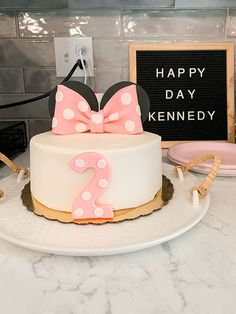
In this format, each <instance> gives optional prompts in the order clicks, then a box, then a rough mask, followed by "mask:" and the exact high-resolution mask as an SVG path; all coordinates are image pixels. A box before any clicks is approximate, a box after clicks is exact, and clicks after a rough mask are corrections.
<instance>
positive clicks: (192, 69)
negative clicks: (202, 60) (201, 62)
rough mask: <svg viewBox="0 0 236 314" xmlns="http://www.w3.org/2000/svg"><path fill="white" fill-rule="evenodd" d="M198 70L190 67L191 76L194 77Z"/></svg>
mask: <svg viewBox="0 0 236 314" xmlns="http://www.w3.org/2000/svg"><path fill="white" fill-rule="evenodd" d="M196 72H197V70H196V68H189V77H192V76H193V75H194V74H195V73H196Z"/></svg>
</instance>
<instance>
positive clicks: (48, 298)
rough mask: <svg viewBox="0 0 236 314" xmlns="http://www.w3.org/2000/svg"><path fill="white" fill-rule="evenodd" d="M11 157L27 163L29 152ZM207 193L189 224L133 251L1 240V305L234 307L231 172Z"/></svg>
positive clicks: (4, 309) (208, 313) (148, 312)
mask: <svg viewBox="0 0 236 314" xmlns="http://www.w3.org/2000/svg"><path fill="white" fill-rule="evenodd" d="M164 155H165V154H164ZM163 159H164V161H167V160H166V157H165V156H164V157H163ZM15 161H16V162H18V163H19V164H20V165H23V166H27V165H28V164H29V157H28V153H27V152H26V153H24V154H22V155H21V156H19V157H17V158H16V159H15ZM8 174H10V171H9V170H7V169H6V168H0V179H1V178H3V177H4V176H6V175H8ZM198 176H199V177H202V176H201V175H198ZM211 193H212V200H211V205H210V209H209V210H208V212H207V214H206V216H205V217H204V218H203V220H202V221H201V222H200V223H198V224H197V225H196V226H195V227H194V228H193V229H191V230H190V231H188V232H187V233H185V234H184V235H182V236H181V237H179V238H177V239H175V240H172V241H170V242H167V243H165V244H162V245H159V246H156V247H154V248H151V249H147V250H144V251H140V252H137V253H131V254H126V255H117V256H110V257H109V256H107V257H65V256H56V255H51V254H43V253H39V252H34V251H30V250H27V249H23V248H20V247H17V246H15V245H12V244H9V243H7V242H5V241H3V240H0V300H1V302H0V313H2V314H16V313H17V314H77V313H79V314H80V313H82V314H90V313H91V314H94V313H96V314H121V313H122V314H126V313H127V314H139V313H140V314H143V313H145V314H159V313H160V314H180V313H181V314H233V313H235V312H236V298H235V295H236V177H234V178H230V177H227V178H226V177H218V178H217V179H216V181H215V182H214V184H213V186H212V188H211Z"/></svg>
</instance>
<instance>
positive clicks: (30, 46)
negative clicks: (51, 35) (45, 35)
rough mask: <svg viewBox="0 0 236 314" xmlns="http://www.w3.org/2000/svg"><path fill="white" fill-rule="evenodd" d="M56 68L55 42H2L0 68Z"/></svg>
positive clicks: (6, 40)
mask: <svg viewBox="0 0 236 314" xmlns="http://www.w3.org/2000/svg"><path fill="white" fill-rule="evenodd" d="M41 65H43V66H54V65H55V55H54V48H53V42H50V41H44V42H43V41H33V40H21V39H13V40H10V39H3V40H0V66H13V67H16V66H19V67H24V66H41Z"/></svg>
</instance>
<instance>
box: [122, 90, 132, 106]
mask: <svg viewBox="0 0 236 314" xmlns="http://www.w3.org/2000/svg"><path fill="white" fill-rule="evenodd" d="M131 101H132V96H131V95H130V94H129V93H124V94H122V95H121V102H122V104H123V105H130V104H131Z"/></svg>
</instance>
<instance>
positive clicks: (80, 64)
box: [77, 59, 87, 70]
mask: <svg viewBox="0 0 236 314" xmlns="http://www.w3.org/2000/svg"><path fill="white" fill-rule="evenodd" d="M83 62H84V66H85V68H87V62H86V61H85V60H83ZM77 63H78V67H79V68H80V70H83V69H84V68H83V64H82V61H81V59H78V61H77Z"/></svg>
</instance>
